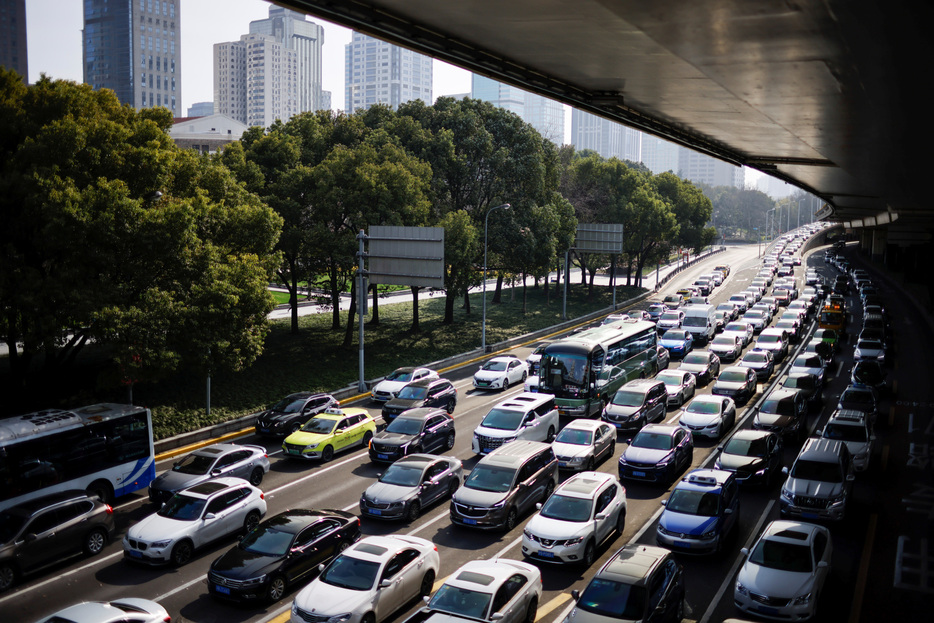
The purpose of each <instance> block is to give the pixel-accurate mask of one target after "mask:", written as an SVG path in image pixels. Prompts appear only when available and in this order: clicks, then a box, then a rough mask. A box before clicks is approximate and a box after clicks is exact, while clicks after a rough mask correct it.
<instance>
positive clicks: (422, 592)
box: [418, 569, 435, 597]
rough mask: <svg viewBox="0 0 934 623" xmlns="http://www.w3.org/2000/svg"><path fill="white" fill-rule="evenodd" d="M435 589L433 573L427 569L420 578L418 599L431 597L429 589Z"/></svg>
mask: <svg viewBox="0 0 934 623" xmlns="http://www.w3.org/2000/svg"><path fill="white" fill-rule="evenodd" d="M434 587H435V572H434V571H432V570H431V569H429V570H428V571H427V572H425V575H423V576H422V584H421V586H419V587H418V596H419V597H428V596H429V595H431V589H433V588H434Z"/></svg>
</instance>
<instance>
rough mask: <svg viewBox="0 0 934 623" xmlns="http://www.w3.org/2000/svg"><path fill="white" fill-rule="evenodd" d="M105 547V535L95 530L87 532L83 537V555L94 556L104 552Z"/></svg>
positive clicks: (99, 530)
mask: <svg viewBox="0 0 934 623" xmlns="http://www.w3.org/2000/svg"><path fill="white" fill-rule="evenodd" d="M105 545H107V533H106V532H104V531H103V530H101V529H100V528H96V529H94V530H91V531H90V532H88V535H87V536H86V537H84V553H85V554H87V555H88V556H96V555H98V554H100V553H101V552H102V551H104V546H105Z"/></svg>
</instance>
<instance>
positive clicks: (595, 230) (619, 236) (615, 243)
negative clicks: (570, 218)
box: [574, 223, 623, 255]
mask: <svg viewBox="0 0 934 623" xmlns="http://www.w3.org/2000/svg"><path fill="white" fill-rule="evenodd" d="M574 247H575V249H576V250H577V251H578V252H580V253H608V254H610V255H616V254H619V253H622V252H623V225H622V224H621V223H578V225H577V244H575V245H574Z"/></svg>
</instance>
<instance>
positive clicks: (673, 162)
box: [642, 133, 681, 175]
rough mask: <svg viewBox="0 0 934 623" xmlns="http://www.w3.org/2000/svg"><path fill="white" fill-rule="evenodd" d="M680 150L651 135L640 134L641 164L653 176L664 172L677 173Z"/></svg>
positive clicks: (670, 143)
mask: <svg viewBox="0 0 934 623" xmlns="http://www.w3.org/2000/svg"><path fill="white" fill-rule="evenodd" d="M680 149H681V148H680V147H678V146H677V145H676V144H674V143H672V142H671V141H666V140H665V139H663V138H658V137H657V136H652V135H651V134H645V133H643V134H642V164H644V165H645V166H646V167H647V168H648V169H649V170H650V171H651V172H652V173H654V174H655V175H658V174H659V173H664V172H665V171H671V172H672V173H678V168H679V166H678V156H679V151H680Z"/></svg>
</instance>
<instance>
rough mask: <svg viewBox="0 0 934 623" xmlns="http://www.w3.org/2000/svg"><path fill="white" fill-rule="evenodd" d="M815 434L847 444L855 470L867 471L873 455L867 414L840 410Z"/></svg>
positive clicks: (872, 436) (874, 437)
mask: <svg viewBox="0 0 934 623" xmlns="http://www.w3.org/2000/svg"><path fill="white" fill-rule="evenodd" d="M815 434H816V435H817V436H818V437H823V438H824V439H836V440H838V441H842V442H843V443H845V444H846V447H847V449H848V450H849V451H850V456H851V457H852V459H853V470H854V471H857V472H863V471H866V469H867V468H868V467H869V457H870V456H871V455H872V445H873V443H872V442H873V441H875V440H876V436H875V435H874V434H873V432H872V422H871V421H870V419H869V418H868V417H866V414H865V413H864V412H862V411H856V410H855V409H838V410H836V411H834V412H833V413H832V414H831V415H830V419H829V420H828V421H827V425H826V426H825V427H824V428H823V429H821V430H817V431H816V432H815Z"/></svg>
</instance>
